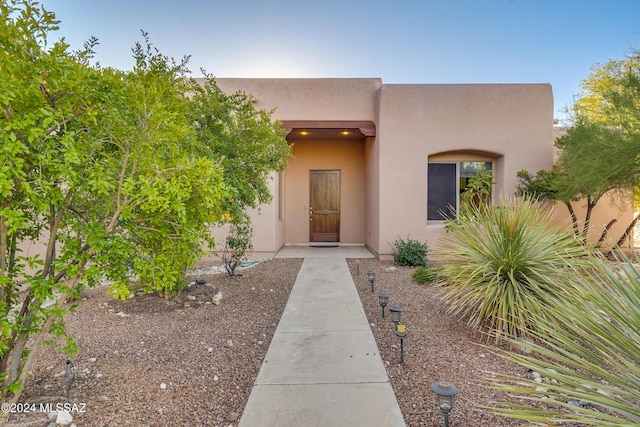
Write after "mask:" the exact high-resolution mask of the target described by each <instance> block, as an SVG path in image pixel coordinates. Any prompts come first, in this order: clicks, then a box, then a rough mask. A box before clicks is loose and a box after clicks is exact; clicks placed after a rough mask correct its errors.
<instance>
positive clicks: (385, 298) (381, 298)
mask: <svg viewBox="0 0 640 427" xmlns="http://www.w3.org/2000/svg"><path fill="white" fill-rule="evenodd" d="M378 302H379V303H380V307H382V318H383V319H384V308H385V307H386V306H387V303H388V302H389V294H387V293H385V292H382V293H380V294H378Z"/></svg>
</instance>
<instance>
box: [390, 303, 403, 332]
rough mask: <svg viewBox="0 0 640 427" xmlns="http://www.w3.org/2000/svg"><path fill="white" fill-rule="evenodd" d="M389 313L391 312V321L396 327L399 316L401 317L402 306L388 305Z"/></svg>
mask: <svg viewBox="0 0 640 427" xmlns="http://www.w3.org/2000/svg"><path fill="white" fill-rule="evenodd" d="M389 313H391V321H392V322H393V323H395V324H396V328H397V327H398V323H400V317H402V307H398V306H397V305H390V306H389Z"/></svg>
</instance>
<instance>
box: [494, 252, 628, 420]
mask: <svg viewBox="0 0 640 427" xmlns="http://www.w3.org/2000/svg"><path fill="white" fill-rule="evenodd" d="M622 261H623V262H616V263H613V264H612V263H610V262H608V261H606V260H604V259H599V258H598V259H595V260H594V262H593V269H592V270H590V271H588V272H586V273H585V272H581V271H578V272H575V276H574V281H573V291H574V294H575V295H576V298H575V299H573V300H557V301H554V304H552V305H551V306H550V307H549V308H548V311H549V317H548V318H546V319H542V320H541V321H540V323H539V324H538V325H537V332H535V333H534V334H533V335H534V337H535V338H536V339H535V340H533V341H527V342H523V343H521V342H518V343H516V342H514V344H518V345H519V346H523V347H524V348H526V349H528V350H530V352H531V354H530V355H523V354H521V353H513V354H510V355H508V357H510V358H511V359H512V360H514V361H515V362H517V363H519V364H520V365H522V366H524V367H526V368H529V369H532V370H533V371H535V372H537V373H539V374H540V375H541V377H542V379H543V382H542V383H539V382H536V381H535V380H534V379H533V378H531V379H530V380H528V381H523V379H522V378H521V377H518V378H513V377H510V376H508V375H505V376H504V379H505V380H506V383H505V384H500V385H499V386H497V387H496V386H494V384H495V381H492V387H495V388H498V389H501V390H504V391H506V392H508V393H510V394H513V395H517V396H523V398H522V399H520V400H519V403H517V404H516V403H506V404H505V405H501V407H500V408H494V411H495V412H497V413H499V414H501V415H504V416H508V417H511V418H517V419H521V420H526V421H531V422H535V423H536V425H537V423H538V422H542V423H544V425H560V424H563V425H564V424H565V423H571V425H577V424H574V423H578V424H579V425H589V426H637V425H640V400H639V396H640V364H639V363H638V355H640V332H639V331H640V270H638V264H637V262H638V261H640V260H638V259H636V260H635V261H636V262H635V263H634V262H631V261H630V260H622ZM501 382H502V381H501ZM527 400H530V401H532V402H533V405H532V406H528V405H525V404H523V402H526V401H527ZM536 403H537V404H536ZM541 425H542V424H541Z"/></svg>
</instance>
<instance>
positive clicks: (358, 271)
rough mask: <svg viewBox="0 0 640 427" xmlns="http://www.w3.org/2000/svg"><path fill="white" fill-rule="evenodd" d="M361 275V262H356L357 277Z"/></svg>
mask: <svg viewBox="0 0 640 427" xmlns="http://www.w3.org/2000/svg"><path fill="white" fill-rule="evenodd" d="M359 275H360V260H359V259H357V260H356V276H359Z"/></svg>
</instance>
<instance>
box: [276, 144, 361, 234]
mask: <svg viewBox="0 0 640 427" xmlns="http://www.w3.org/2000/svg"><path fill="white" fill-rule="evenodd" d="M293 143H294V145H293V153H294V156H295V157H294V158H293V159H292V160H291V161H290V162H289V167H288V168H287V169H286V170H285V172H284V173H285V176H286V178H285V179H286V182H287V188H286V192H285V223H286V227H285V234H284V236H285V242H286V243H293V244H296V243H308V242H309V171H310V170H340V195H341V197H340V242H341V243H362V242H364V230H365V224H364V211H365V173H364V171H365V165H364V142H363V141H356V140H349V141H337V140H311V141H301V140H296V141H293Z"/></svg>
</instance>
